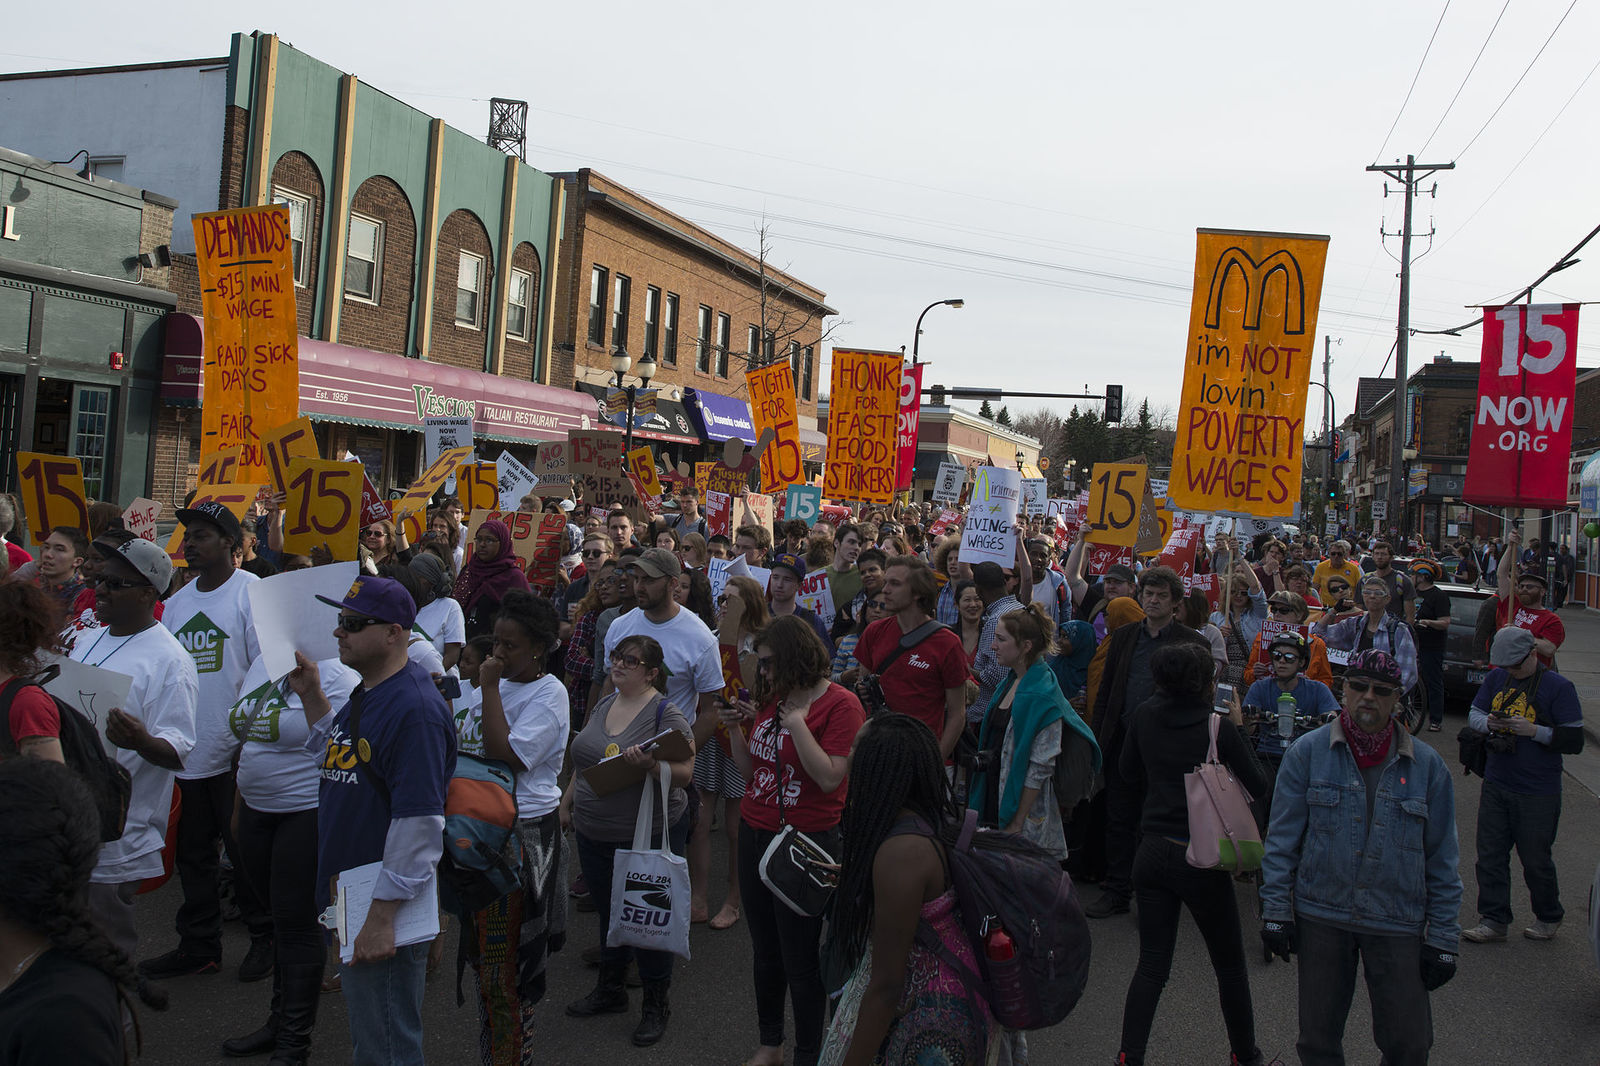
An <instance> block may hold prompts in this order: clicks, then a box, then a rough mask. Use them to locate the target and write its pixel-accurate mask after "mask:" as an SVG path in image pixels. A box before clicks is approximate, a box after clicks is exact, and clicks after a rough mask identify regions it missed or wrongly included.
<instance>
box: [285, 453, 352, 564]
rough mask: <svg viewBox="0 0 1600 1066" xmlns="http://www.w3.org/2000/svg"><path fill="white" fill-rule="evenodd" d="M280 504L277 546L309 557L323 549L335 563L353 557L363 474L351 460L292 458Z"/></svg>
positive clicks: (288, 551)
mask: <svg viewBox="0 0 1600 1066" xmlns="http://www.w3.org/2000/svg"><path fill="white" fill-rule="evenodd" d="M288 475H289V480H288V489H287V492H288V498H287V499H286V500H285V501H284V505H283V550H284V551H285V552H286V553H287V554H289V555H310V554H311V549H312V548H326V549H327V550H328V551H329V552H330V553H331V554H332V555H333V559H334V561H335V562H343V561H346V560H349V559H354V558H356V544H357V543H358V542H359V540H360V537H361V485H362V480H363V476H364V475H363V472H362V469H361V467H360V466H359V465H357V464H355V463H341V462H337V461H335V460H332V459H295V460H293V461H291V462H290V463H289V470H288Z"/></svg>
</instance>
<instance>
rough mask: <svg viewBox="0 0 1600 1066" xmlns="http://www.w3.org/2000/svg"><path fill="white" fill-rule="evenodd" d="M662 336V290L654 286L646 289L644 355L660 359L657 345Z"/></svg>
mask: <svg viewBox="0 0 1600 1066" xmlns="http://www.w3.org/2000/svg"><path fill="white" fill-rule="evenodd" d="M660 335H661V290H660V289H658V288H656V287H655V286H654V285H646V286H645V287H644V350H643V352H642V354H643V355H648V356H652V357H654V358H660V353H659V352H657V351H656V343H657V341H658V340H659V338H660Z"/></svg>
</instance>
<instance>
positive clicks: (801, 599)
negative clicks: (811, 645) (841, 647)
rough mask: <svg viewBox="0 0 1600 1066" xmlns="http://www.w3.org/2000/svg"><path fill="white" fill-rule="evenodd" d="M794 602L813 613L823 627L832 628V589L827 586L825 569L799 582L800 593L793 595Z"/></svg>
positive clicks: (826, 570) (810, 574)
mask: <svg viewBox="0 0 1600 1066" xmlns="http://www.w3.org/2000/svg"><path fill="white" fill-rule="evenodd" d="M794 602H795V603H796V604H797V605H799V606H801V607H804V608H806V609H807V610H808V611H814V612H815V613H816V615H817V617H818V618H820V619H822V624H823V625H824V626H826V627H828V628H830V629H831V628H832V627H833V616H834V606H833V589H832V588H831V587H830V585H829V584H828V568H827V567H823V568H822V569H820V570H814V571H812V572H811V573H809V574H807V575H806V576H805V577H803V578H802V579H801V580H800V591H799V592H797V593H795V597H794Z"/></svg>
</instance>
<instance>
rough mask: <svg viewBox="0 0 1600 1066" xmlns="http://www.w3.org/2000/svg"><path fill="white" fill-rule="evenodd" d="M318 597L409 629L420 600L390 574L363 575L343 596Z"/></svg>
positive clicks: (348, 609) (336, 605) (323, 600)
mask: <svg viewBox="0 0 1600 1066" xmlns="http://www.w3.org/2000/svg"><path fill="white" fill-rule="evenodd" d="M317 599H319V600H321V601H322V602H323V603H326V604H331V605H332V606H334V607H337V608H339V609H340V610H341V611H350V612H351V613H352V614H360V615H365V616H367V617H368V618H376V619H377V620H378V621H380V622H389V623H391V624H393V625H397V626H405V627H406V628H407V629H410V628H411V625H412V623H413V622H415V621H416V620H417V603H416V601H415V600H413V599H412V598H411V593H409V592H407V591H406V587H405V586H404V585H402V584H400V582H398V581H395V580H393V579H391V578H387V577H367V576H366V575H362V576H361V577H358V578H356V579H355V581H353V582H351V584H350V591H349V592H346V593H345V594H344V599H342V600H330V599H328V597H326V596H318V597H317Z"/></svg>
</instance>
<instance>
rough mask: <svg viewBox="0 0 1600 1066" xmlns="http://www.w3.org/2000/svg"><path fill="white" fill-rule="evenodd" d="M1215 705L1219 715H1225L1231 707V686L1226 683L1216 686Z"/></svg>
mask: <svg viewBox="0 0 1600 1066" xmlns="http://www.w3.org/2000/svg"><path fill="white" fill-rule="evenodd" d="M1215 703H1216V708H1217V711H1218V712H1219V713H1221V714H1227V713H1228V712H1229V711H1230V710H1231V709H1232V707H1233V686H1232V685H1230V684H1228V683H1226V682H1223V683H1220V684H1218V685H1217V698H1216V700H1215Z"/></svg>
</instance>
